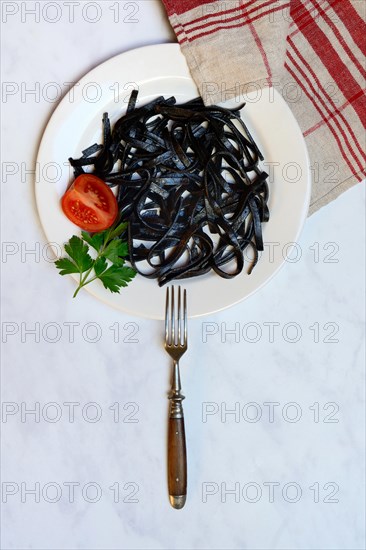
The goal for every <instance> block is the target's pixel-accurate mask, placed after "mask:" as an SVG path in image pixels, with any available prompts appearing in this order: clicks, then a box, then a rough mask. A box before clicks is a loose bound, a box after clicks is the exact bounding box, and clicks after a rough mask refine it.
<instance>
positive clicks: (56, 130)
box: [36, 44, 311, 319]
mask: <svg viewBox="0 0 366 550" xmlns="http://www.w3.org/2000/svg"><path fill="white" fill-rule="evenodd" d="M136 87H138V89H139V102H140V104H143V103H146V102H147V101H149V100H151V99H153V98H155V97H156V96H158V95H164V96H166V97H167V96H171V95H174V96H175V97H176V98H177V101H178V102H179V103H180V102H184V101H187V100H189V99H192V98H193V97H196V96H197V95H198V92H197V88H196V86H195V84H194V82H193V80H192V78H191V76H190V73H189V70H188V67H187V64H186V61H185V58H184V56H183V54H182V53H181V51H180V49H179V46H178V45H177V44H162V45H157V46H148V47H144V48H140V49H137V50H132V51H130V52H126V53H123V54H121V55H117V56H116V57H113V58H112V59H110V60H108V61H106V62H105V63H102V64H101V65H99V67H96V68H95V69H93V70H92V71H91V72H89V73H88V74H87V75H86V76H85V77H84V78H82V79H81V80H80V82H79V83H77V85H76V86H75V87H74V88H73V89H72V90H70V92H69V94H68V95H67V96H66V97H65V98H64V99H63V100H62V102H61V103H60V104H59V105H58V107H57V108H56V110H55V112H54V113H53V115H52V117H51V119H50V121H49V123H48V125H47V128H46V130H45V132H44V135H43V138H42V141H41V145H40V148H39V152H38V159H37V161H38V163H39V164H38V167H39V173H40V175H41V177H40V178H39V181H38V182H37V183H36V198H37V205H38V210H39V215H40V218H41V222H42V225H43V228H44V231H45V233H46V236H47V239H48V241H49V242H53V243H58V244H63V243H64V242H66V241H67V240H68V239H69V238H70V237H71V236H72V235H73V234H78V233H79V229H78V228H77V227H76V226H75V225H74V224H72V223H71V222H70V221H69V220H68V219H67V218H66V217H65V216H64V214H63V212H62V210H61V207H60V198H61V196H62V195H63V193H64V191H65V189H66V187H67V185H68V184H69V182H70V179H71V177H72V172H71V171H70V168H69V167H68V162H67V159H68V158H69V157H70V156H72V157H78V156H80V154H81V150H82V149H84V148H86V147H87V146H89V145H91V144H92V143H95V142H98V143H100V141H101V119H102V114H103V113H104V112H105V111H107V112H108V113H109V115H110V118H111V121H112V123H113V122H115V120H117V118H119V117H120V116H121V114H123V112H124V110H125V108H126V104H127V99H128V97H129V95H130V92H131V90H132V89H133V88H136ZM246 99H247V105H246V106H245V108H244V109H243V119H244V120H245V122H246V124H247V125H248V127H249V129H250V131H251V132H252V134H253V137H254V139H255V140H256V141H257V143H258V145H259V148H260V149H261V150H262V153H263V155H264V158H265V162H266V163H268V164H267V165H264V169H265V170H266V171H267V172H268V170H269V167H271V168H270V175H271V178H270V183H269V185H270V199H269V208H270V214H271V218H270V221H269V222H268V223H266V224H264V226H263V236H264V241H265V242H267V243H273V244H272V245H271V246H269V245H268V246H266V247H265V252H263V253H262V255H261V258H260V260H259V262H258V264H257V266H256V267H255V268H254V270H253V272H252V274H251V275H247V273H246V272H243V273H242V274H241V275H239V276H237V277H236V278H234V279H232V280H225V279H222V278H221V277H219V276H218V275H216V274H214V273H212V274H207V275H204V276H202V277H198V278H195V279H191V280H183V281H182V282H181V284H182V285H183V286H184V287H185V288H187V291H188V297H189V316H190V317H197V316H200V315H207V314H210V313H214V312H216V311H219V310H222V309H224V308H227V307H229V306H231V305H233V304H236V303H238V302H240V301H241V300H243V299H244V298H247V297H248V296H250V295H251V294H252V293H253V292H255V291H256V290H258V289H259V288H261V287H262V286H263V285H264V284H265V283H266V282H267V281H268V280H269V279H270V278H271V277H273V275H274V274H275V273H276V272H277V271H278V270H279V268H280V267H281V266H282V265H283V263H284V262H285V259H286V254H289V253H291V245H290V246H289V243H292V242H296V241H297V239H298V237H299V234H300V231H301V229H302V226H303V224H304V221H305V219H306V215H307V211H308V205H309V198H310V188H311V184H310V168H309V160H308V155H307V150H306V146H305V142H304V139H303V136H302V133H301V130H300V128H299V126H298V124H297V122H296V120H295V118H294V116H293V115H292V113H291V111H290V109H289V107H288V106H287V104H286V103H285V101H284V100H283V98H282V97H281V96H280V94H279V93H277V92H276V91H275V90H271V91H269V90H268V89H267V90H263V91H262V92H259V93H258V92H257V91H254V92H253V93H252V94H249V95H248V96H246ZM266 166H267V168H266ZM270 251H271V252H272V253H271V254H270ZM54 276H55V277H57V276H58V274H57V271H56V269H55V273H54ZM85 290H88V291H89V292H90V293H91V294H93V295H94V296H96V297H97V298H99V299H101V300H103V301H104V302H106V303H107V304H109V305H111V306H113V307H116V308H118V309H120V310H122V311H125V312H127V313H129V314H132V315H140V316H144V317H150V318H155V319H162V318H163V313H164V301H165V289H164V288H159V286H158V284H157V282H156V281H155V280H150V279H146V278H144V277H142V276H136V278H135V280H134V281H133V282H132V283H131V284H130V285H129V286H128V287H127V288H125V289H122V291H121V293H120V294H111V293H110V292H109V291H108V290H106V289H104V287H103V285H102V284H101V283H99V282H98V281H95V282H94V283H91V284H90V285H88V286H86V287H85ZM69 292H70V290H69V289H67V288H66V287H65V296H64V299H69V298H70V299H71V296H69V295H68V294H67V293H69Z"/></svg>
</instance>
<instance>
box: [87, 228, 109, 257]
mask: <svg viewBox="0 0 366 550" xmlns="http://www.w3.org/2000/svg"><path fill="white" fill-rule="evenodd" d="M107 232H108V230H107V231H101V232H100V233H94V235H90V234H89V233H87V232H86V231H82V232H81V236H82V237H83V239H84V241H86V242H87V243H88V244H90V246H91V247H93V248H94V250H96V251H97V252H98V250H99V249H100V247H101V246H102V245H103V244H104V239H105V236H106V233H107Z"/></svg>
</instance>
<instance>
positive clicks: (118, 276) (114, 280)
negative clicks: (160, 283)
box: [99, 265, 136, 292]
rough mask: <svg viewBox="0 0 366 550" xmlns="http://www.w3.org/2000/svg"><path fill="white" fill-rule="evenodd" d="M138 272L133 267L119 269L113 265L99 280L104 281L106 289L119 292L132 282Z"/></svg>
mask: <svg viewBox="0 0 366 550" xmlns="http://www.w3.org/2000/svg"><path fill="white" fill-rule="evenodd" d="M135 275H136V271H135V270H134V269H132V268H131V267H119V266H117V265H111V267H109V268H108V269H107V271H104V273H102V274H101V275H99V279H100V280H101V281H102V283H103V285H104V287H105V288H107V289H108V290H110V291H111V292H119V291H120V288H121V287H125V286H127V285H128V283H129V282H131V281H132V279H133V278H134V276H135Z"/></svg>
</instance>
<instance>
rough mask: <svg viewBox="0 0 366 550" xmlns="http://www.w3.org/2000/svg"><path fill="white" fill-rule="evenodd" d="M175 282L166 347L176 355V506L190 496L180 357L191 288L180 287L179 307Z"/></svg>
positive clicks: (172, 419)
mask: <svg viewBox="0 0 366 550" xmlns="http://www.w3.org/2000/svg"><path fill="white" fill-rule="evenodd" d="M174 294H175V290H174V286H172V287H171V288H167V291H166V306H165V349H166V351H167V352H168V353H169V355H170V357H171V358H172V359H173V379H172V387H171V391H170V394H169V399H170V411H169V427H168V488H169V500H170V504H171V505H172V506H173V508H178V509H179V508H183V506H184V504H185V502H186V496H187V453H186V436H185V430H184V416H183V407H182V401H183V399H184V395H182V392H181V383H180V372H179V360H180V358H181V357H182V355H183V354H184V353H185V352H186V350H187V292H186V290H184V292H183V311H182V303H181V288H180V286H179V287H178V300H177V301H178V310H176V307H175V301H174Z"/></svg>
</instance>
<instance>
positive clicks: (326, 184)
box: [163, 0, 366, 214]
mask: <svg viewBox="0 0 366 550" xmlns="http://www.w3.org/2000/svg"><path fill="white" fill-rule="evenodd" d="M163 2H164V4H165V7H166V10H167V13H168V16H169V19H170V22H171V25H172V26H173V28H174V30H175V33H176V35H177V38H178V41H179V43H180V46H181V49H182V52H183V53H184V55H185V56H186V59H187V62H188V65H189V68H190V71H191V74H192V77H193V79H194V80H195V82H196V84H197V87H198V89H199V91H200V94H201V95H202V97H203V100H204V102H205V103H206V104H207V105H209V104H213V103H218V102H222V101H225V100H227V99H232V98H233V97H241V96H243V97H245V94H246V93H247V92H248V91H250V90H253V89H259V90H262V89H263V88H265V87H268V86H274V87H275V88H276V89H277V90H278V91H279V92H280V93H281V94H282V96H283V97H284V99H285V100H286V101H287V103H288V105H289V106H290V108H291V109H292V111H293V113H294V115H295V117H296V119H297V121H298V123H299V125H300V127H301V130H302V132H303V134H304V137H305V140H306V144H307V147H308V152H309V156H310V162H311V171H312V179H313V181H312V185H313V188H312V197H311V204H310V214H311V213H312V212H315V211H316V210H317V209H319V208H320V207H321V206H323V205H325V204H327V203H328V202H330V201H331V200H333V199H335V198H336V197H337V196H338V195H339V194H340V193H342V192H343V191H345V190H346V189H348V188H349V187H351V186H352V185H354V184H355V183H357V182H360V181H362V180H363V179H364V177H365V175H366V171H365V161H366V154H365V143H366V132H365V127H366V95H365V81H366V70H365V56H366V23H365V8H366V0H225V1H220V0H217V1H209V0H185V1H184V0H163ZM284 131H285V129H284Z"/></svg>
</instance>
